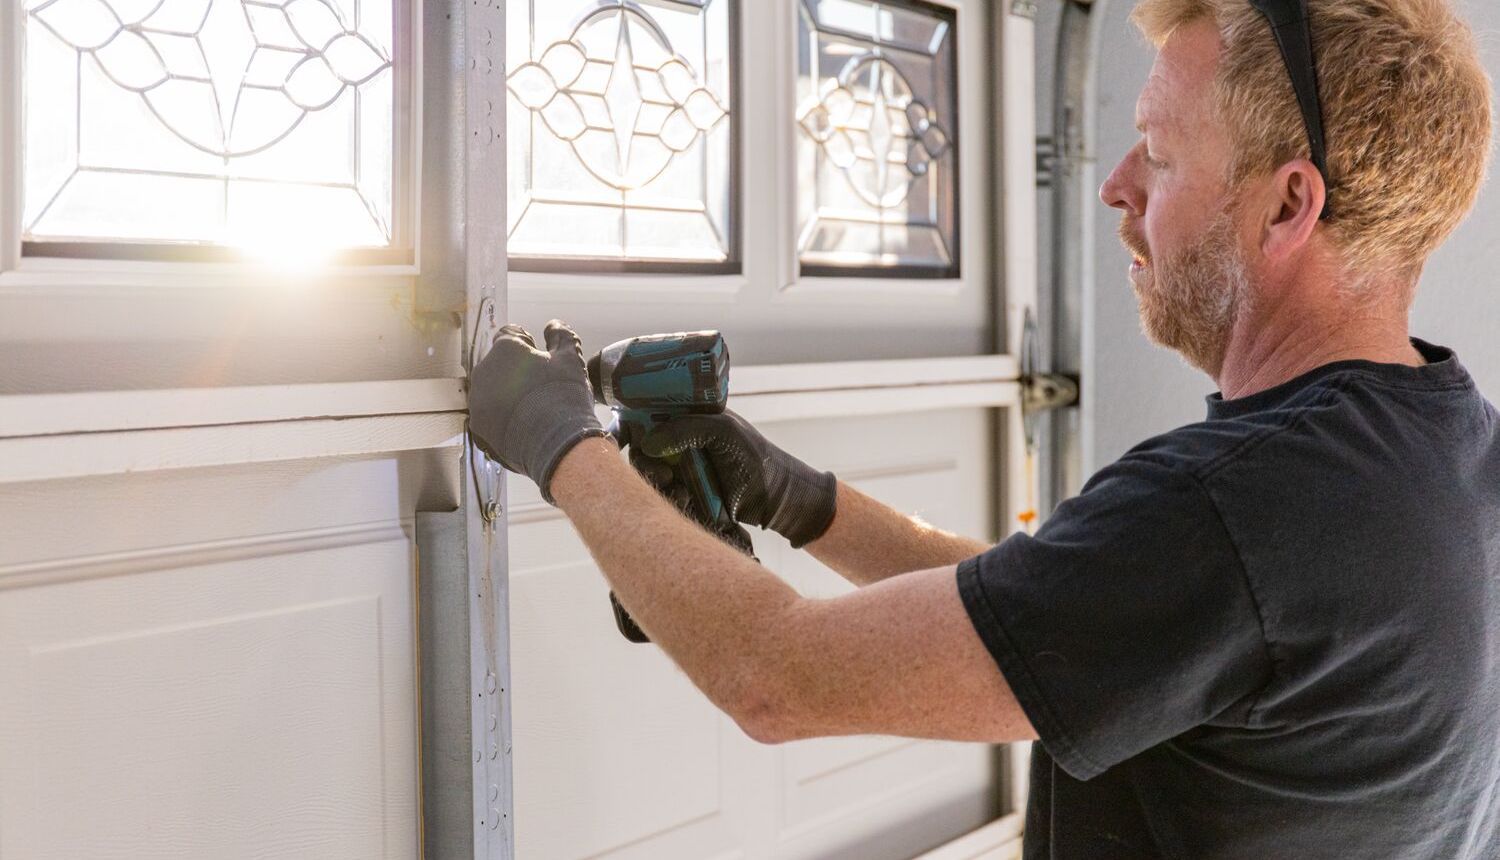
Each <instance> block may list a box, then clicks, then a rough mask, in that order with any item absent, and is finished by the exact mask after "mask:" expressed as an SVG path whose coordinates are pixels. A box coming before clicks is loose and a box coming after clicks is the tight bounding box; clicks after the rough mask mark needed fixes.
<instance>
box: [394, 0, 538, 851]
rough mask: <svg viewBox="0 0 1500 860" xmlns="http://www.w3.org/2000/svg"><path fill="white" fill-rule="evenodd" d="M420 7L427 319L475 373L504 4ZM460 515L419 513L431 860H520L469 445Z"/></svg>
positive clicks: (488, 539)
mask: <svg viewBox="0 0 1500 860" xmlns="http://www.w3.org/2000/svg"><path fill="white" fill-rule="evenodd" d="M422 8H423V11H422V25H421V27H422V36H421V51H420V53H421V60H422V71H423V74H422V79H423V92H422V94H421V97H422V118H423V123H422V125H423V128H422V147H421V153H422V155H421V162H420V164H419V165H418V169H420V171H421V175H422V182H421V191H422V200H421V211H422V218H421V241H420V243H419V249H420V251H419V259H420V267H421V274H420V275H419V277H418V285H417V301H416V304H417V313H418V316H419V317H420V318H422V319H423V320H424V321H425V323H426V324H431V325H434V326H447V327H451V329H454V330H457V331H456V332H455V333H457V334H459V335H460V336H461V337H462V355H463V362H464V367H463V370H464V371H465V372H467V371H469V370H470V369H472V367H473V364H474V362H475V361H477V360H478V359H479V358H481V357H482V356H483V355H484V352H485V351H486V349H487V348H488V346H489V342H490V339H491V337H492V336H493V334H494V331H495V330H496V329H497V328H498V326H499V324H500V323H501V322H503V321H504V317H505V312H506V307H505V265H506V261H505V114H504V111H505V29H504V27H505V13H504V6H503V0H428V2H426V3H424V4H423V7H422ZM462 456H463V462H462V463H461V464H460V466H461V468H460V479H459V481H460V487H459V492H460V495H459V499H460V502H459V507H458V509H457V510H456V511H451V512H437V513H425V512H424V513H420V514H419V515H418V518H417V548H418V564H419V567H418V570H419V580H418V589H419V590H418V596H419V606H420V610H419V611H420V616H419V622H420V623H419V627H420V630H421V634H420V635H421V666H422V755H423V762H422V780H423V782H422V828H423V856H424V857H427V858H429V860H449V858H459V860H476V858H482V860H511V858H513V857H514V856H515V827H514V804H513V795H512V788H511V734H510V727H511V705H510V703H511V696H510V662H509V658H510V614H509V606H510V604H509V579H508V577H507V560H506V520H505V506H506V500H505V498H504V491H505V482H504V480H503V479H502V478H501V475H500V472H499V470H498V467H497V466H495V465H494V464H492V463H490V462H489V461H488V460H486V459H485V457H484V456H483V455H482V454H480V453H478V452H477V451H475V450H474V448H473V446H471V445H465V446H464V449H463V455H462Z"/></svg>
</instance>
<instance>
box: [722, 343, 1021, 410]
mask: <svg viewBox="0 0 1500 860" xmlns="http://www.w3.org/2000/svg"><path fill="white" fill-rule="evenodd" d="M1019 376H1020V371H1019V365H1018V363H1017V361H1016V359H1015V357H1014V356H1009V355H980V356H959V357H954V358H909V359H887V360H882V361H832V362H821V363H811V364H765V365H756V366H752V367H736V368H732V369H731V370H730V372H729V380H730V382H729V385H730V388H729V393H730V397H731V398H733V402H734V403H736V404H738V403H739V402H740V401H741V399H742V398H745V397H753V396H756V395H761V394H770V393H781V392H788V391H827V390H843V389H856V388H858V389H864V388H896V387H908V386H913V385H951V384H973V383H980V382H1014V381H1015V380H1016V379H1018V378H1019ZM735 408H736V411H738V407H737V406H736V407H735Z"/></svg>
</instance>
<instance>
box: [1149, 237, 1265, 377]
mask: <svg viewBox="0 0 1500 860" xmlns="http://www.w3.org/2000/svg"><path fill="white" fill-rule="evenodd" d="M1120 240H1121V241H1122V242H1124V243H1125V247H1126V248H1129V249H1130V251H1131V252H1132V253H1133V254H1135V255H1136V256H1137V257H1138V258H1139V259H1140V260H1141V261H1143V264H1144V267H1143V268H1142V269H1141V270H1140V271H1138V272H1137V273H1136V274H1135V276H1134V277H1132V278H1131V286H1132V287H1134V288H1135V295H1136V301H1137V303H1138V305H1139V307H1140V315H1141V329H1142V330H1143V331H1144V332H1145V334H1146V337H1147V339H1149V340H1150V341H1151V342H1153V343H1155V344H1157V345H1159V346H1163V347H1166V348H1167V349H1171V350H1174V351H1176V352H1177V353H1179V354H1180V355H1181V356H1182V357H1183V359H1185V360H1186V361H1187V362H1188V363H1189V364H1191V365H1193V366H1194V367H1196V368H1198V369H1199V370H1202V371H1203V372H1205V373H1207V374H1208V375H1210V376H1213V377H1215V378H1217V377H1218V375H1219V371H1220V370H1222V369H1223V367H1224V356H1225V354H1226V353H1227V352H1228V350H1229V339H1230V336H1231V334H1232V333H1233V331H1234V325H1235V322H1236V321H1237V320H1238V319H1239V318H1240V317H1241V316H1242V315H1243V314H1244V313H1245V312H1246V311H1247V310H1248V304H1249V300H1250V290H1249V276H1248V274H1247V268H1246V263H1245V256H1244V253H1243V251H1241V250H1240V247H1239V243H1238V241H1237V237H1236V235H1235V229H1234V215H1233V208H1232V207H1226V208H1225V209H1223V210H1222V211H1220V212H1219V214H1218V215H1216V216H1215V217H1214V219H1213V221H1211V222H1210V223H1209V225H1208V226H1207V227H1206V228H1205V229H1204V230H1203V232H1202V234H1200V235H1199V236H1198V238H1197V239H1196V240H1194V241H1193V243H1192V244H1190V245H1189V246H1188V247H1187V248H1185V249H1183V250H1180V251H1176V252H1174V253H1172V254H1171V255H1168V256H1165V257H1163V258H1162V259H1160V260H1158V261H1155V262H1154V263H1153V262H1152V260H1151V256H1150V250H1149V249H1148V248H1147V247H1146V243H1145V242H1144V241H1142V240H1141V239H1139V238H1138V237H1137V236H1136V235H1135V234H1134V233H1133V232H1131V230H1130V227H1129V224H1128V223H1127V221H1124V220H1122V221H1121V222H1120Z"/></svg>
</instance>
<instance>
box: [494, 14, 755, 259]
mask: <svg viewBox="0 0 1500 860" xmlns="http://www.w3.org/2000/svg"><path fill="white" fill-rule="evenodd" d="M506 14H507V26H506V29H507V38H508V39H509V43H508V44H507V46H506V65H507V67H506V80H507V84H508V89H509V99H510V103H509V105H508V110H507V122H508V123H509V141H508V145H509V161H508V165H507V169H508V182H507V192H508V195H509V196H508V200H507V203H508V213H509V234H510V235H509V254H510V259H511V261H512V266H513V267H514V268H523V269H524V268H562V269H568V268H579V269H589V268H597V267H598V266H600V265H604V266H605V267H620V268H636V269H652V268H662V269H672V268H680V267H682V266H684V265H699V266H705V265H706V266H710V267H712V266H716V265H729V264H731V263H732V262H733V258H734V254H735V238H734V232H733V231H734V230H735V229H736V225H735V224H734V213H733V209H734V197H735V183H736V182H737V178H736V177H735V176H734V147H735V141H734V128H733V126H734V116H733V112H734V108H735V106H734V103H733V98H734V95H733V65H734V63H733V57H732V55H731V51H732V50H734V49H733V47H732V45H731V41H732V39H731V36H732V33H733V26H732V23H733V14H734V4H733V0H696V1H694V0H684V2H674V0H641V2H635V0H587V2H576V0H516V2H511V3H510V4H508V7H507V13H506Z"/></svg>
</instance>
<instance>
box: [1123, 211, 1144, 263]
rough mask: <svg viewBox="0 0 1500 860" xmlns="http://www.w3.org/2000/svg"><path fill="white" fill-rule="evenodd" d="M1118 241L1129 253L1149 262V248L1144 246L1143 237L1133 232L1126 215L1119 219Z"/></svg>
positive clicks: (1133, 229)
mask: <svg viewBox="0 0 1500 860" xmlns="http://www.w3.org/2000/svg"><path fill="white" fill-rule="evenodd" d="M1120 242H1121V243H1123V244H1124V245H1125V249H1126V250H1128V251H1130V253H1132V254H1134V255H1135V256H1137V257H1139V258H1140V259H1142V260H1144V261H1145V262H1147V263H1149V262H1151V249H1149V248H1147V247H1146V240H1145V238H1144V237H1142V236H1140V235H1138V234H1137V233H1136V232H1135V228H1134V225H1132V224H1131V223H1130V216H1128V215H1127V216H1125V217H1123V218H1121V219H1120Z"/></svg>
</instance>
